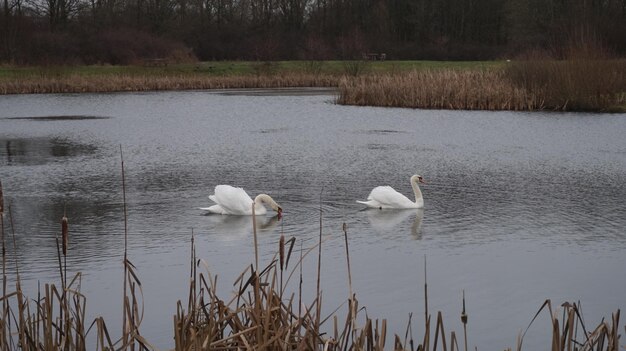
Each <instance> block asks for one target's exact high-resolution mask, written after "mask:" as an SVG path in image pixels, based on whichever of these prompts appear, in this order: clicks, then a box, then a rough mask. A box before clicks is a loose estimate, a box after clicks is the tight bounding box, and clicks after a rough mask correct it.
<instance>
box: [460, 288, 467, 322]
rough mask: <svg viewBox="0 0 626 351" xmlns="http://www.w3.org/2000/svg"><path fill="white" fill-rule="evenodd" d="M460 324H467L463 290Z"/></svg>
mask: <svg viewBox="0 0 626 351" xmlns="http://www.w3.org/2000/svg"><path fill="white" fill-rule="evenodd" d="M461 322H463V324H467V313H465V290H463V311H462V312H461Z"/></svg>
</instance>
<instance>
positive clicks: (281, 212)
mask: <svg viewBox="0 0 626 351" xmlns="http://www.w3.org/2000/svg"><path fill="white" fill-rule="evenodd" d="M281 218H283V209H282V208H281V207H279V208H278V219H281Z"/></svg>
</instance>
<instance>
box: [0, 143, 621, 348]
mask: <svg viewBox="0 0 626 351" xmlns="http://www.w3.org/2000/svg"><path fill="white" fill-rule="evenodd" d="M120 158H121V160H122V184H123V185H122V187H123V192H124V193H125V181H124V166H123V157H122V155H121V153H120ZM0 187H1V185H0ZM125 201H126V200H125V194H124V205H125ZM9 216H10V207H9ZM10 217H11V216H10ZM0 218H2V216H0ZM63 218H64V219H63V220H62V226H61V237H62V238H63V241H66V240H68V239H67V236H68V235H69V229H68V226H67V217H66V216H65V215H64V216H63ZM252 218H253V220H254V216H253V217H252ZM0 220H1V221H2V226H1V231H2V242H3V290H4V291H3V296H2V302H3V313H2V319H0V349H1V350H18V349H21V350H24V349H28V350H46V351H48V350H49V351H53V350H55V351H56V350H81V351H82V350H94V349H95V350H156V348H155V347H154V346H153V345H151V344H150V343H149V342H148V340H146V339H145V338H144V337H143V336H142V335H141V334H140V333H139V326H140V324H141V321H142V319H143V304H142V303H141V300H142V296H143V292H142V291H141V283H140V281H139V279H138V275H137V272H136V268H135V266H134V265H133V264H132V263H131V262H130V261H129V260H128V257H127V247H125V254H124V285H125V290H124V300H123V303H122V305H123V316H124V319H123V324H124V327H123V328H122V335H121V336H120V337H119V338H118V339H117V340H116V341H114V339H113V338H112V337H111V334H110V332H109V329H108V328H107V326H106V323H105V321H104V320H103V319H102V318H101V317H98V318H95V319H94V320H93V321H92V322H89V321H87V320H86V318H85V316H86V308H85V307H86V297H85V296H84V295H82V294H81V292H80V285H81V279H82V275H81V273H80V272H79V273H76V274H75V275H74V276H73V278H72V279H71V280H70V281H69V282H66V277H67V274H66V273H65V272H66V268H67V265H64V267H63V268H64V269H63V270H62V271H63V273H62V277H61V278H62V289H61V290H59V289H58V288H57V287H56V285H54V284H45V286H44V287H43V291H38V296H37V298H36V299H29V298H27V297H26V295H25V294H24V292H23V291H22V289H21V285H20V278H19V270H18V269H17V268H18V267H17V260H16V263H15V264H16V274H17V281H16V288H15V290H14V291H8V290H7V277H6V274H4V269H5V266H6V263H7V258H8V257H7V255H6V250H5V249H4V247H5V246H4V245H5V240H4V239H5V237H4V234H5V226H4V222H3V220H2V219H0ZM124 220H125V221H126V216H125V218H124ZM321 220H322V217H321V214H320V227H321V226H322V223H321ZM10 223H11V229H12V232H13V250H14V251H15V252H17V247H16V244H15V233H14V231H13V224H12V221H11V222H10ZM253 228H254V227H253ZM253 230H254V229H253ZM342 231H343V235H344V239H345V243H346V261H347V264H348V280H349V285H350V296H349V297H348V300H347V303H348V308H347V314H346V316H345V319H344V322H340V321H339V316H338V314H337V311H338V310H339V308H338V309H337V310H335V311H334V312H332V313H331V314H330V315H329V316H322V315H321V304H322V297H321V290H319V287H318V290H317V295H316V296H315V297H314V299H313V301H312V302H310V303H309V304H308V305H303V304H302V267H303V265H304V263H305V261H304V260H305V258H306V257H307V256H308V254H310V253H312V252H314V250H315V249H318V262H317V264H318V271H317V279H318V281H319V280H320V268H319V267H320V266H319V265H320V262H319V260H321V245H322V243H323V240H322V236H321V229H320V241H319V242H318V243H316V244H314V245H313V246H312V247H310V248H307V249H304V248H303V247H302V244H301V246H300V247H301V248H300V257H299V260H297V261H296V262H295V264H293V265H292V267H291V272H290V273H289V274H288V275H287V278H286V280H285V282H283V281H282V276H283V271H285V270H287V267H289V264H290V260H291V253H292V249H293V246H294V243H295V238H291V239H289V240H285V238H284V237H281V239H280V241H279V250H278V253H277V254H276V255H275V256H274V258H272V259H271V260H270V262H269V264H266V265H260V264H261V262H258V258H257V259H256V260H257V262H255V265H250V266H249V268H247V269H245V270H244V271H243V272H242V273H241V274H240V275H239V277H238V278H237V279H236V280H235V283H234V286H235V287H236V293H235V295H234V296H232V297H230V298H229V299H227V300H223V299H221V298H220V297H219V296H218V294H217V277H216V276H213V275H212V274H211V272H210V271H209V270H208V265H207V264H205V263H204V261H202V260H199V259H197V257H196V249H195V237H194V234H193V231H192V232H191V249H190V278H191V279H190V285H189V294H188V297H187V303H186V304H185V305H183V303H182V302H181V301H178V302H177V304H176V306H177V309H176V314H175V315H174V317H173V323H174V324H173V327H174V328H173V329H174V342H175V344H174V350H176V351H183V350H184V351H191V350H233V351H234V350H242V349H246V350H315V351H317V350H324V351H326V350H337V351H339V350H344V351H347V350H351V351H366V350H367V351H370V350H371V351H383V350H385V349H393V350H416V349H417V350H422V351H430V350H433V351H435V350H439V349H441V350H444V351H445V350H447V349H448V346H449V347H450V349H451V350H452V351H456V350H459V345H458V342H457V337H456V333H455V332H454V331H452V332H450V333H449V334H446V331H445V328H444V321H443V315H442V314H441V312H438V313H437V319H436V324H435V325H434V339H433V342H432V348H431V329H432V328H431V324H430V322H431V315H430V314H429V312H428V284H427V281H426V263H425V264H424V293H425V298H424V309H425V315H424V317H425V320H424V323H425V325H424V336H423V342H422V343H421V344H419V345H417V347H416V348H415V347H414V343H413V336H412V327H411V315H409V323H408V325H407V329H406V334H405V338H404V341H402V340H401V338H400V337H399V336H398V335H395V336H394V339H393V345H392V346H391V348H387V346H386V338H387V323H386V320H384V319H383V320H380V321H379V320H377V319H371V318H370V317H369V316H368V315H367V314H365V315H364V316H363V315H362V314H361V311H363V310H364V308H363V307H361V308H360V307H359V304H358V300H357V299H356V295H355V294H354V293H353V292H352V287H351V272H350V258H349V247H348V243H349V241H348V231H347V227H346V226H345V225H344V226H343V227H342ZM126 236H127V232H125V240H126ZM57 237H58V236H57ZM288 244H289V249H288V250H286V248H287V245H288ZM65 245H66V250H65V251H63V250H60V249H59V246H57V250H58V252H59V255H60V253H61V252H62V251H63V255H64V256H66V255H69V253H70V251H71V250H70V247H69V246H67V244H65ZM277 256H278V257H277ZM255 257H258V247H257V246H256V245H255ZM59 262H60V261H59ZM201 265H202V266H204V268H205V269H204V270H199V269H198V267H200V266H201ZM61 266H62V265H61V263H59V268H61ZM298 270H299V271H300V282H299V285H298V290H299V291H298V294H299V297H298V299H297V300H298V301H296V297H295V293H291V294H290V295H289V296H287V297H285V296H284V293H285V292H286V290H285V289H286V287H287V286H288V284H289V281H290V279H291V277H292V276H293V274H294V273H295V272H296V271H298ZM285 273H286V272H285ZM279 279H280V281H279ZM318 286H319V283H318ZM9 301H12V302H11V303H9ZM340 307H341V306H340ZM562 307H563V318H562V322H561V321H560V320H559V318H558V316H557V314H556V313H555V312H554V311H553V310H552V306H551V303H550V301H549V300H548V301H546V302H545V303H544V304H543V306H542V307H541V308H540V309H539V311H538V312H537V313H536V315H535V317H534V318H533V319H532V321H531V323H530V324H529V326H528V328H527V329H526V331H528V329H529V328H530V326H531V325H532V324H533V322H534V321H535V319H536V318H537V317H538V315H539V314H540V313H541V311H543V310H544V309H547V310H548V312H549V314H550V318H551V321H552V340H551V350H552V351H566V350H567V351H571V350H573V349H576V350H590V351H591V350H593V351H600V350H606V351H618V348H619V337H620V335H619V331H618V328H619V316H620V312H619V310H618V311H617V312H616V313H614V314H613V315H612V318H611V320H610V321H604V320H603V321H602V322H601V323H600V324H599V325H598V326H597V327H595V328H594V329H587V328H586V326H585V324H584V323H583V318H582V313H581V310H580V304H570V303H565V304H563V305H562ZM12 320H13V321H15V323H11V321H12ZM461 320H462V322H463V325H464V334H465V335H464V339H465V350H467V331H466V324H467V314H466V312H465V296H464V295H463V311H462V312H461ZM327 323H332V325H328V324H327ZM561 323H562V324H561ZM578 330H581V331H582V332H580V333H579V332H578ZM90 333H95V336H94V337H92V339H91V340H94V343H95V345H88V342H87V340H89V335H90ZM409 335H410V338H409ZM448 335H449V338H448ZM525 335H526V332H524V334H521V335H520V336H519V342H518V344H517V348H516V349H517V350H518V351H521V350H522V343H523V340H524V337H525Z"/></svg>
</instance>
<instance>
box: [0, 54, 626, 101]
mask: <svg viewBox="0 0 626 351" xmlns="http://www.w3.org/2000/svg"><path fill="white" fill-rule="evenodd" d="M288 87H339V90H340V97H339V98H338V103H340V104H346V105H362V106H388V107H408V108H428V109H465V110H520V111H535V110H554V111H598V112H626V60H623V59H622V60H607V59H604V60H598V59H576V58H574V59H568V60H545V59H544V60H541V59H535V60H519V61H513V62H504V61H490V62H480V61H479V62H449V61H385V62H380V61H282V62H203V63H196V64H176V65H165V66H159V67H149V66H76V67H14V66H3V67H1V66H0V94H29V93H82V92H117V91H155V90H191V89H229V88H236V89H242V88H288Z"/></svg>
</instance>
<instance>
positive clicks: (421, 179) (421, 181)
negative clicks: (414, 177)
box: [418, 177, 426, 184]
mask: <svg viewBox="0 0 626 351" xmlns="http://www.w3.org/2000/svg"><path fill="white" fill-rule="evenodd" d="M418 181H419V182H420V183H422V184H426V181H425V180H424V178H422V177H420V178H419V179H418Z"/></svg>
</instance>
